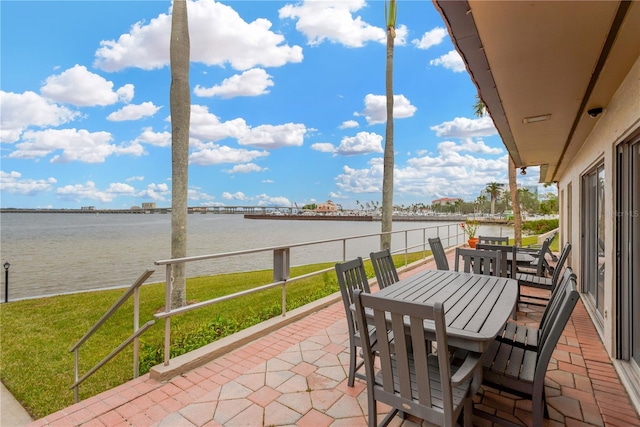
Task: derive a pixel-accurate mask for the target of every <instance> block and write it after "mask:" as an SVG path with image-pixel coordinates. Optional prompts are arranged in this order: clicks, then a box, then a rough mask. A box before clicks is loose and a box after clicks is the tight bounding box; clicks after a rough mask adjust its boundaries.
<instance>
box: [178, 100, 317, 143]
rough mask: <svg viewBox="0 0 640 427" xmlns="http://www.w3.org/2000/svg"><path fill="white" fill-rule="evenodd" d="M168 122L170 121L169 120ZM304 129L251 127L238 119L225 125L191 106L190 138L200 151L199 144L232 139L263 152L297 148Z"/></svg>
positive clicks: (290, 125)
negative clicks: (265, 150)
mask: <svg viewBox="0 0 640 427" xmlns="http://www.w3.org/2000/svg"><path fill="white" fill-rule="evenodd" d="M168 120H169V119H168ZM308 130H310V129H307V128H306V127H305V126H304V125H303V124H299V123H285V124H282V125H259V126H256V127H253V128H252V127H250V126H248V125H247V123H246V122H245V121H244V119H241V118H237V119H233V120H229V121H226V122H220V119H219V118H218V117H217V116H216V115H215V114H212V113H209V111H208V108H207V107H205V106H202V105H192V106H191V137H192V138H195V139H196V140H197V141H195V142H192V144H194V146H196V147H199V146H200V145H201V141H212V142H215V141H220V140H222V139H225V138H234V139H237V140H238V144H240V145H249V146H253V147H257V148H263V149H274V148H280V147H299V146H301V145H302V144H303V142H304V136H305V135H306V133H307V131H308Z"/></svg>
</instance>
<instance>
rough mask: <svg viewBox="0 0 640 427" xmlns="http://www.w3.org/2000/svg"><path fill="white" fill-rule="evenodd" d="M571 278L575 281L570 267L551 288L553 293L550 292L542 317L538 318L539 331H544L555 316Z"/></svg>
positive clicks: (574, 275)
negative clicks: (549, 320)
mask: <svg viewBox="0 0 640 427" xmlns="http://www.w3.org/2000/svg"><path fill="white" fill-rule="evenodd" d="M572 277H573V279H574V280H575V279H576V274H575V273H574V272H573V270H572V269H571V267H567V268H565V270H564V274H563V275H562V279H561V280H560V282H559V283H558V284H557V285H556V286H555V287H554V288H553V291H551V296H550V297H549V301H548V302H547V305H546V306H545V308H544V312H543V313H542V317H541V318H540V324H539V326H538V330H539V331H540V330H542V329H544V327H545V326H546V323H547V320H548V319H549V318H553V316H554V315H556V311H557V310H558V308H559V306H560V303H559V301H560V298H559V297H560V296H561V295H563V294H564V293H565V292H566V290H567V287H568V286H569V281H570V279H571V278H572Z"/></svg>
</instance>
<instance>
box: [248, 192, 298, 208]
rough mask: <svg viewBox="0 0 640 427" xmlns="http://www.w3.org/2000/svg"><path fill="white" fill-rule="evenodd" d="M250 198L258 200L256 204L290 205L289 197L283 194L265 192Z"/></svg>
mask: <svg viewBox="0 0 640 427" xmlns="http://www.w3.org/2000/svg"><path fill="white" fill-rule="evenodd" d="M252 200H256V201H257V202H258V206H291V202H290V201H289V199H287V198H286V197H283V196H269V195H267V194H259V195H257V196H255V197H252Z"/></svg>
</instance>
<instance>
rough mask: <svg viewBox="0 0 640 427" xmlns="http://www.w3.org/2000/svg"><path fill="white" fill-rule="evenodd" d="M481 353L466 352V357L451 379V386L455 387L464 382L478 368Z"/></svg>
mask: <svg viewBox="0 0 640 427" xmlns="http://www.w3.org/2000/svg"><path fill="white" fill-rule="evenodd" d="M481 358H482V354H481V353H475V352H472V351H470V352H468V353H467V357H466V358H465V359H464V362H462V365H461V366H460V368H458V370H457V371H456V373H455V374H453V376H452V377H451V384H452V385H454V386H456V385H459V384H461V383H463V382H465V381H466V380H467V379H468V378H469V377H470V376H472V375H473V373H474V372H475V371H476V369H478V367H479V366H480V359H481Z"/></svg>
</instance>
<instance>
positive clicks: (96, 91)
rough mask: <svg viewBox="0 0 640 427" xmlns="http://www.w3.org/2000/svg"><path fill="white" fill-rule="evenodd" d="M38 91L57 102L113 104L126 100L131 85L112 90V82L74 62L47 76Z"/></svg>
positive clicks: (129, 93) (87, 105) (83, 104)
mask: <svg viewBox="0 0 640 427" xmlns="http://www.w3.org/2000/svg"><path fill="white" fill-rule="evenodd" d="M40 92H41V93H42V95H43V96H46V97H47V98H51V99H53V100H54V101H57V102H63V103H66V104H72V105H75V106H79V107H93V106H96V105H100V106H105V105H111V104H115V103H116V102H118V101H121V100H122V99H124V100H126V101H127V102H128V101H129V100H130V98H129V97H132V96H133V86H132V85H127V87H125V88H124V89H123V88H121V89H119V91H115V92H114V91H113V82H110V81H107V80H106V79H105V78H104V77H102V76H99V75H98V74H95V73H92V72H90V71H89V70H87V67H85V66H84V65H77V64H76V65H75V66H74V67H72V68H69V69H68V70H65V71H63V72H62V73H61V74H59V75H56V76H50V77H47V80H46V81H45V84H44V86H42V88H40Z"/></svg>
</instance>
